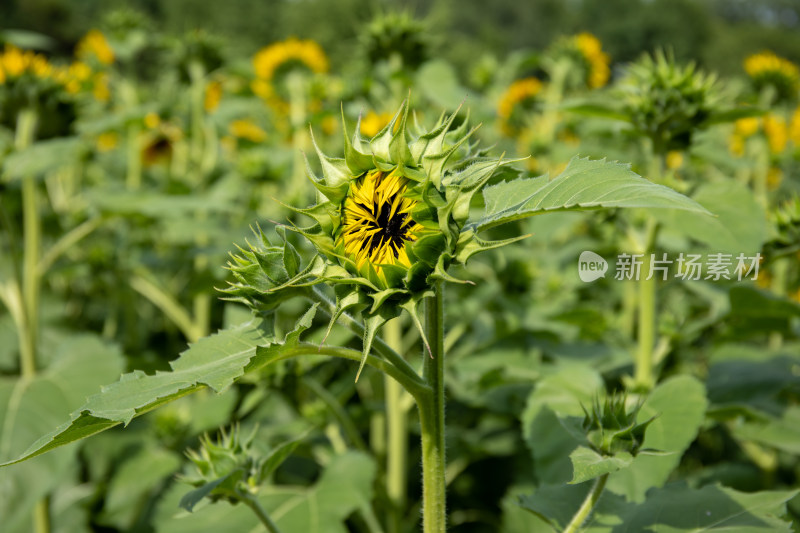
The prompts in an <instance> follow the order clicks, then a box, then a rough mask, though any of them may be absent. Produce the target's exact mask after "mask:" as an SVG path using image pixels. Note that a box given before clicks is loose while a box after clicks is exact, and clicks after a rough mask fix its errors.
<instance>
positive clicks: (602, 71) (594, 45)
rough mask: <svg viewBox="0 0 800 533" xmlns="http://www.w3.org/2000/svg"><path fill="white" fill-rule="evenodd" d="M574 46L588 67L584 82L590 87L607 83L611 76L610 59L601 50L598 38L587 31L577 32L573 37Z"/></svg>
mask: <svg viewBox="0 0 800 533" xmlns="http://www.w3.org/2000/svg"><path fill="white" fill-rule="evenodd" d="M573 39H574V43H575V46H576V47H577V48H578V50H579V51H580V53H581V55H582V56H583V58H584V60H585V61H586V63H587V65H588V67H589V75H588V77H587V80H586V84H587V85H588V86H589V88H590V89H598V88H600V87H602V86H604V85H605V84H606V83H608V78H609V77H610V76H611V69H610V68H609V63H610V61H611V59H610V58H609V56H608V54H606V53H605V52H603V47H602V45H601V44H600V40H599V39H598V38H597V37H595V36H594V35H592V34H591V33H588V32H583V33H579V34H578V35H576V36H575V37H574V38H573Z"/></svg>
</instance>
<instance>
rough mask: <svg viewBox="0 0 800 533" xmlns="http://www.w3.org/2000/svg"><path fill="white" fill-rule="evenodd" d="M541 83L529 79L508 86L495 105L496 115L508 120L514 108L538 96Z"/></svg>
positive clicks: (532, 78)
mask: <svg viewBox="0 0 800 533" xmlns="http://www.w3.org/2000/svg"><path fill="white" fill-rule="evenodd" d="M541 90H542V82H541V81H539V79H538V78H534V77H530V78H523V79H521V80H517V81H515V82H514V83H512V84H511V85H509V86H508V89H506V92H505V93H503V95H502V96H501V97H500V101H499V102H498V104H497V114H498V115H499V116H500V118H502V119H504V120H508V119H509V118H511V112H512V111H513V110H514V106H515V105H517V104H519V103H520V102H524V101H526V100H528V99H530V98H533V97H534V96H536V95H537V94H539V93H540V92H541Z"/></svg>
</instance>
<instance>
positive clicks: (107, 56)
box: [75, 30, 115, 65]
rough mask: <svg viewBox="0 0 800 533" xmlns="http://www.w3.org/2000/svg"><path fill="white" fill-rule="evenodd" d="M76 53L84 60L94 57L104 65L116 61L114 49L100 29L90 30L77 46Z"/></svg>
mask: <svg viewBox="0 0 800 533" xmlns="http://www.w3.org/2000/svg"><path fill="white" fill-rule="evenodd" d="M75 55H76V56H77V57H78V58H80V59H83V60H86V59H89V58H91V57H94V58H96V59H97V61H99V62H100V63H102V64H103V65H110V64H111V63H113V62H114V57H115V56H114V50H113V49H112V48H111V45H110V44H108V41H107V40H106V37H105V35H103V33H102V32H101V31H100V30H89V32H88V33H87V34H86V35H84V36H83V38H82V39H81V40H80V41H79V42H78V44H77V46H76V47H75Z"/></svg>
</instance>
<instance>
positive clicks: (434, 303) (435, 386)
mask: <svg viewBox="0 0 800 533" xmlns="http://www.w3.org/2000/svg"><path fill="white" fill-rule="evenodd" d="M442 291H443V283H442V282H441V281H438V282H436V286H435V288H434V296H433V297H431V298H429V299H428V300H427V303H426V305H425V335H426V336H427V338H428V342H429V343H430V346H431V353H430V355H426V356H425V363H424V369H423V378H424V379H425V381H426V382H427V384H428V387H430V389H431V394H430V395H429V396H426V397H424V398H422V399H421V400H420V399H418V401H417V403H418V406H419V419H420V428H421V432H422V528H423V531H424V533H443V532H444V531H445V530H446V528H447V513H446V510H447V506H446V498H447V495H446V485H447V483H446V479H445V468H446V464H447V463H446V461H445V423H444V420H445V419H444V416H445V414H444V407H445V405H444V357H445V354H444V305H443V300H444V295H443V293H442Z"/></svg>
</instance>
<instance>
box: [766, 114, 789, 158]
mask: <svg viewBox="0 0 800 533" xmlns="http://www.w3.org/2000/svg"><path fill="white" fill-rule="evenodd" d="M764 135H765V136H766V137H767V144H769V151H770V152H771V153H773V154H780V153H781V152H783V151H784V149H786V144H787V143H788V142H789V128H788V127H787V126H786V120H785V119H784V118H783V117H780V116H778V115H774V114H771V113H770V114H769V115H767V116H765V117H764Z"/></svg>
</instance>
